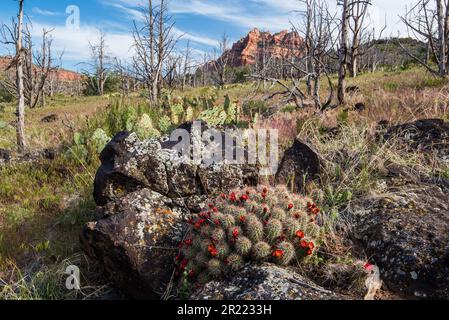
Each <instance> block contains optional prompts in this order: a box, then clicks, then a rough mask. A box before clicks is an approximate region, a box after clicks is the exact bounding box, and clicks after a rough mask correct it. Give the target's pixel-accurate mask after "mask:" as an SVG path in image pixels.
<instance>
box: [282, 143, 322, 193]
mask: <svg viewBox="0 0 449 320" xmlns="http://www.w3.org/2000/svg"><path fill="white" fill-rule="evenodd" d="M322 166H323V161H322V159H321V158H320V156H319V155H318V153H317V152H316V151H315V150H313V148H312V147H311V146H310V145H308V144H307V143H305V142H304V141H302V140H300V139H299V138H296V139H295V141H294V143H293V145H292V147H291V148H290V149H288V150H287V151H285V153H284V156H283V158H282V160H281V163H280V165H279V170H278V172H277V174H276V183H278V184H288V185H289V186H290V185H292V184H293V186H294V190H293V191H294V192H301V191H303V188H304V182H306V181H310V180H312V179H314V178H316V177H317V176H318V175H319V174H320V172H321V167H322Z"/></svg>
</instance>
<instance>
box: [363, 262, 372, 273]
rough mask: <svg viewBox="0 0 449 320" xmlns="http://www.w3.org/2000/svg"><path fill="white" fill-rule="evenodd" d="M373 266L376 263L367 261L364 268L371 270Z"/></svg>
mask: <svg viewBox="0 0 449 320" xmlns="http://www.w3.org/2000/svg"><path fill="white" fill-rule="evenodd" d="M373 266H374V265H372V264H371V263H369V262H367V263H365V265H364V266H363V268H364V269H365V270H368V271H370V270H371V269H372V268H373Z"/></svg>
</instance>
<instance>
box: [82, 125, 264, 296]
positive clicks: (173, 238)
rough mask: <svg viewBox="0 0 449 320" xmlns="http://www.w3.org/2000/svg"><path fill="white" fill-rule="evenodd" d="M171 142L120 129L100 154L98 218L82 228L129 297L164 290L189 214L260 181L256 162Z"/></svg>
mask: <svg viewBox="0 0 449 320" xmlns="http://www.w3.org/2000/svg"><path fill="white" fill-rule="evenodd" d="M183 128H187V129H188V128H189V127H188V126H186V125H184V127H183ZM173 145H174V144H173V143H172V142H170V141H168V140H167V138H161V139H149V140H145V141H140V140H139V139H138V138H137V135H136V134H135V133H128V132H122V133H119V134H118V135H116V136H115V137H114V138H113V139H112V141H111V142H110V143H109V144H108V145H107V146H106V147H105V149H104V150H103V152H102V153H101V156H100V159H101V167H100V168H99V169H98V172H97V174H96V177H95V186H94V198H95V201H96V203H97V205H98V209H97V216H96V221H94V222H91V223H89V224H87V225H86V227H85V228H84V230H83V232H82V234H81V244H82V248H83V249H84V251H85V252H86V253H87V254H88V255H89V256H90V257H91V258H93V259H95V260H97V261H98V262H99V263H100V265H101V266H102V267H103V268H104V270H105V271H106V274H107V275H109V277H110V279H111V280H112V281H113V283H114V284H115V285H116V287H117V288H119V289H121V290H122V291H123V292H124V293H125V294H126V295H127V296H129V297H131V298H138V299H158V298H160V297H161V296H163V294H164V292H165V291H166V289H167V285H168V284H169V283H170V280H171V277H172V275H173V271H174V261H175V256H176V254H177V251H178V247H177V245H178V243H179V242H180V241H181V240H182V239H181V237H182V235H183V227H184V226H185V225H186V224H185V220H186V216H187V215H188V214H189V213H192V212H199V211H200V210H201V209H202V208H203V207H204V205H205V204H204V201H205V200H206V198H207V197H208V196H209V195H212V194H218V193H221V192H223V191H227V190H230V189H233V188H235V187H241V186H243V185H245V184H248V185H251V184H252V182H257V181H258V170H257V168H255V167H251V166H248V165H234V164H226V163H216V164H213V165H209V166H207V165H203V164H197V163H196V162H194V161H189V159H184V158H181V157H180V155H179V154H178V152H177V151H176V150H174V149H172V146H173Z"/></svg>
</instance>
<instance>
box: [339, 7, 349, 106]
mask: <svg viewBox="0 0 449 320" xmlns="http://www.w3.org/2000/svg"><path fill="white" fill-rule="evenodd" d="M338 5H340V6H342V9H341V12H342V17H341V30H340V47H339V50H338V63H339V66H338V103H339V104H340V105H342V104H344V103H345V93H346V74H347V69H348V31H349V16H350V0H338Z"/></svg>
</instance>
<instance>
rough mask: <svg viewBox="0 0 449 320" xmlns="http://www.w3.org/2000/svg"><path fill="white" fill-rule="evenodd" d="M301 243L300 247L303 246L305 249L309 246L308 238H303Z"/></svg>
mask: <svg viewBox="0 0 449 320" xmlns="http://www.w3.org/2000/svg"><path fill="white" fill-rule="evenodd" d="M299 245H300V247H301V248H303V249H306V248H307V247H308V246H309V244H308V243H307V241H306V240H301V242H300V243H299Z"/></svg>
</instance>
